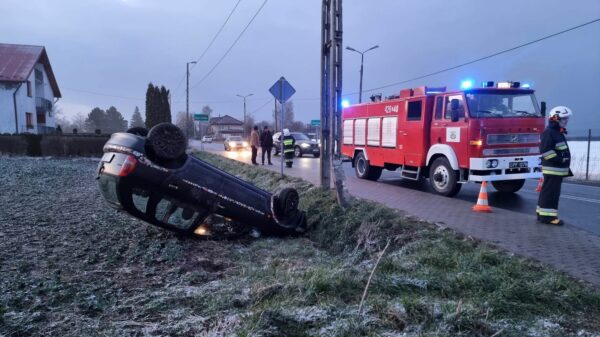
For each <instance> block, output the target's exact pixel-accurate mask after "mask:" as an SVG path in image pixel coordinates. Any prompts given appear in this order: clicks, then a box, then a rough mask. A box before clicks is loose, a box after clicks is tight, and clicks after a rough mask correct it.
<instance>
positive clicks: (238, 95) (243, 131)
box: [236, 94, 253, 138]
mask: <svg viewBox="0 0 600 337" xmlns="http://www.w3.org/2000/svg"><path fill="white" fill-rule="evenodd" d="M252 95H253V94H248V95H246V96H243V95H240V94H237V95H236V96H237V97H241V98H243V99H244V129H243V130H242V136H243V137H244V138H246V97H250V96H252Z"/></svg>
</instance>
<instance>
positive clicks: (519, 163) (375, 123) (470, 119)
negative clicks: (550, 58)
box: [342, 82, 545, 196]
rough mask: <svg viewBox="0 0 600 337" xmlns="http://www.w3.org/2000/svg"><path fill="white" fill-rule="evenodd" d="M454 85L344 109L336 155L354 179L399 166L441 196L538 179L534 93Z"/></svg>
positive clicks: (511, 86)
mask: <svg viewBox="0 0 600 337" xmlns="http://www.w3.org/2000/svg"><path fill="white" fill-rule="evenodd" d="M462 87H463V88H462V90H459V91H446V88H445V87H443V88H431V87H429V88H428V87H418V88H413V89H405V90H401V91H400V95H398V96H390V97H387V98H386V99H385V100H381V95H378V96H374V97H372V98H371V100H372V102H369V103H363V104H357V105H353V106H348V107H346V108H344V109H343V113H342V123H343V125H342V129H343V130H342V132H343V133H342V155H343V156H344V157H345V158H347V159H349V160H351V161H352V166H353V167H354V169H355V172H356V175H357V176H358V177H359V178H363V179H370V180H377V179H379V177H380V176H381V173H382V170H383V169H387V170H392V171H393V170H400V174H401V176H402V177H403V178H406V179H412V180H420V179H423V178H429V180H430V183H431V186H432V188H433V189H434V190H435V191H436V192H437V193H439V194H442V195H446V196H453V195H455V194H456V193H458V192H459V191H460V188H461V186H462V183H466V182H468V181H475V182H481V181H490V182H491V183H492V185H493V186H494V187H495V188H496V189H497V190H498V191H500V192H507V193H508V192H510V193H512V192H516V191H518V190H519V189H520V188H521V187H522V186H523V184H524V183H525V179H527V178H540V177H541V176H542V174H541V166H540V153H539V142H540V134H541V133H542V131H543V130H544V124H545V121H544V113H545V112H544V111H543V110H544V109H545V104H544V103H543V102H542V107H541V108H540V107H539V106H538V102H537V100H536V98H535V95H534V90H532V89H531V88H529V86H528V85H521V84H520V83H519V82H500V83H497V84H496V83H494V82H484V84H483V86H482V87H481V88H473V87H472V85H469V84H465V83H464V82H463V86H462Z"/></svg>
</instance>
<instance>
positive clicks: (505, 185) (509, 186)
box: [492, 179, 525, 193]
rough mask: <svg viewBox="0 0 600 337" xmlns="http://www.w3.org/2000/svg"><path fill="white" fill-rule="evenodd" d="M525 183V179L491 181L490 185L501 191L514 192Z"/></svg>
mask: <svg viewBox="0 0 600 337" xmlns="http://www.w3.org/2000/svg"><path fill="white" fill-rule="evenodd" d="M523 185H525V179H518V180H498V181H492V186H494V188H495V189H496V190H497V191H498V192H502V193H515V192H517V191H519V190H520V189H521V187H523Z"/></svg>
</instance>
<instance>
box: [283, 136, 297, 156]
mask: <svg viewBox="0 0 600 337" xmlns="http://www.w3.org/2000/svg"><path fill="white" fill-rule="evenodd" d="M295 143H296V141H295V140H294V137H292V136H284V137H283V152H284V153H288V152H294V144H295Z"/></svg>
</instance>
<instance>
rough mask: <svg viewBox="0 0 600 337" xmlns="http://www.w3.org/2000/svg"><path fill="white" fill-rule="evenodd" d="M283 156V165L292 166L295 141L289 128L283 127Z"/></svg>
mask: <svg viewBox="0 0 600 337" xmlns="http://www.w3.org/2000/svg"><path fill="white" fill-rule="evenodd" d="M282 143H283V156H284V157H285V166H286V167H292V165H293V164H294V145H295V144H296V141H295V140H294V137H292V135H291V134H290V130H288V129H283V140H282Z"/></svg>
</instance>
